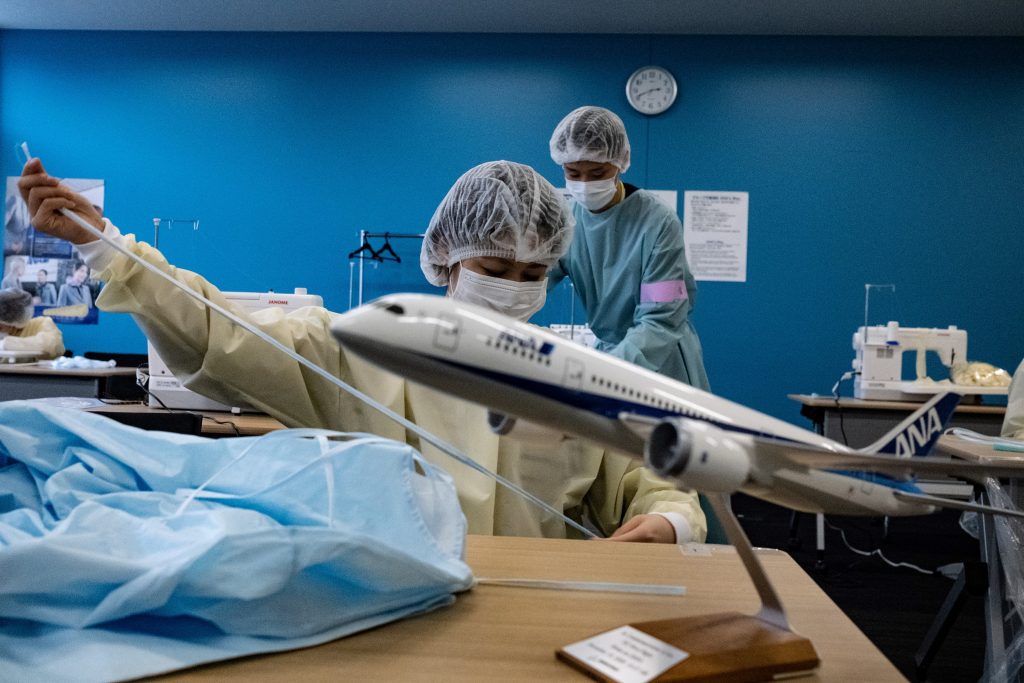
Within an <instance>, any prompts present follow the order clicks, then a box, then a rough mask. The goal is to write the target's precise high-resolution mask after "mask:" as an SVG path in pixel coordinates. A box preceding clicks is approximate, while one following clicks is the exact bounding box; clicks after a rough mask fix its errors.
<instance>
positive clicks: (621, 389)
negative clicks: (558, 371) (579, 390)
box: [590, 375, 690, 415]
mask: <svg viewBox="0 0 1024 683" xmlns="http://www.w3.org/2000/svg"><path fill="white" fill-rule="evenodd" d="M590 383H591V384H596V385H597V386H599V387H607V388H608V389H611V390H612V391H614V392H617V393H620V394H622V395H623V396H629V397H630V398H637V399H640V400H641V401H643V402H644V403H648V404H650V405H653V406H654V407H656V408H661V409H662V410H671V411H674V412H677V413H682V414H683V415H689V414H690V411H688V410H686V408H683V407H682V406H680V405H677V404H675V403H672V402H671V401H666V400H665V399H662V398H656V397H654V396H651V395H649V394H645V393H643V392H641V391H637V390H635V389H633V388H631V387H627V386H624V385H622V384H619V383H618V382H612V381H611V380H607V379H605V378H604V377H598V376H597V375H591V376H590Z"/></svg>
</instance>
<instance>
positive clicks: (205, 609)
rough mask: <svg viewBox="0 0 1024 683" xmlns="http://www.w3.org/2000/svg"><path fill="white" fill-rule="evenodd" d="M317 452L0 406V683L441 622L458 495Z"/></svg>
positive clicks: (379, 461) (286, 437)
mask: <svg viewBox="0 0 1024 683" xmlns="http://www.w3.org/2000/svg"><path fill="white" fill-rule="evenodd" d="M303 434H312V435H319V436H318V437H316V438H301V435H303ZM326 434H329V432H324V431H321V430H287V431H283V432H276V433H274V434H272V435H268V436H267V437H262V438H261V439H258V440H256V439H249V438H238V439H223V440H211V439H204V438H199V437H192V436H183V435H176V434H165V433H160V432H145V431H141V430H137V429H134V428H131V427H126V426H123V425H120V424H117V423H115V422H112V421H110V420H107V419H106V418H102V417H100V416H97V415H91V414H88V413H83V412H79V411H73V410H66V409H59V408H53V407H51V406H47V405H41V404H40V403H38V402H31V401H12V402H8V403H0V663H2V664H0V681H19V682H23V681H33V680H40V681H42V680H45V681H105V680H118V679H126V678H135V677H138V676H143V675H150V674H155V673H160V672H164V671H170V670H174V669H179V668H183V667H187V666H192V665H195V664H200V663H203V662H209V661H215V660H220V659H227V658H231V657H237V656H241V655H247V654H253V653H258V652H270V651H278V650H286V649H293V648H296V647H305V646H309V645H313V644H316V643H320V642H325V641H327V640H331V639H334V638H338V637H341V636H344V635H348V634H351V633H354V632H356V631H360V630H364V629H367V628H371V627H374V626H377V625H380V624H383V623H387V622H389V621H393V620H396V619H399V618H402V617H405V616H408V615H411V614H415V613H419V612H423V611H427V610H430V609H434V608H437V607H440V606H443V605H447V604H450V603H451V602H452V601H453V600H454V596H453V594H454V593H455V592H457V591H460V590H465V589H467V588H469V587H470V585H471V584H472V580H473V579H472V574H471V572H470V570H469V568H468V566H467V565H466V564H465V563H464V561H463V559H462V555H463V550H464V540H465V528H466V527H465V518H464V517H463V516H462V513H461V511H460V510H459V507H458V499H457V496H456V493H455V488H454V485H453V484H452V482H451V479H450V477H448V475H447V474H445V473H444V472H443V471H441V470H439V469H437V468H435V467H433V466H431V465H430V464H429V463H427V462H426V461H424V460H423V459H422V458H421V457H420V456H419V454H417V453H416V452H415V451H414V450H413V449H412V448H410V447H409V446H407V445H405V444H400V443H397V442H394V441H389V440H386V439H381V438H378V437H369V436H365V437H360V438H357V439H354V440H352V441H349V442H345V443H338V442H336V441H329V440H327V439H326V438H325V436H324V435H326ZM417 468H418V469H419V470H420V471H421V472H423V473H425V474H422V475H421V474H418V473H417V471H416V470H417ZM206 482H208V484H207V485H206V486H205V487H203V486H202V485H203V484H204V483H206ZM200 487H202V488H201V489H200ZM193 493H195V494H196V495H195V497H194V499H193V500H191V501H189V502H188V503H187V504H185V505H184V506H183V503H184V502H185V501H186V500H187V498H188V496H189V495H190V494H193Z"/></svg>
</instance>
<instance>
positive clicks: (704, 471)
mask: <svg viewBox="0 0 1024 683" xmlns="http://www.w3.org/2000/svg"><path fill="white" fill-rule="evenodd" d="M742 438H743V437H742V436H738V435H733V434H729V433H728V432H726V431H724V430H722V429H719V428H718V427H715V426H714V425H711V424H708V423H707V422H700V421H697V420H688V419H685V418H669V419H666V420H663V421H662V422H660V423H659V424H658V426H656V427H655V428H654V431H652V432H651V435H650V437H649V438H648V439H647V445H646V446H645V448H644V460H645V461H646V463H647V467H649V468H650V469H651V471H653V472H655V473H656V474H658V475H659V476H662V477H666V478H668V479H674V480H676V481H678V482H679V483H681V484H683V485H684V486H687V487H689V488H693V489H696V490H698V491H707V492H709V493H711V492H720V493H730V492H732V491H736V490H737V489H739V488H740V487H741V486H743V484H745V483H746V482H747V479H748V477H749V475H750V450H749V447H748V446H747V445H745V444H744V443H743V442H742Z"/></svg>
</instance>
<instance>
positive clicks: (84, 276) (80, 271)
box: [57, 261, 92, 308]
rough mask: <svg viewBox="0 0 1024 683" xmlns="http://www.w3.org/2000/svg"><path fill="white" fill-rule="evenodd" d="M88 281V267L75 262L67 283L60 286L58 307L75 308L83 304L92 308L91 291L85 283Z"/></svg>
mask: <svg viewBox="0 0 1024 683" xmlns="http://www.w3.org/2000/svg"><path fill="white" fill-rule="evenodd" d="M88 279H89V266H88V265H86V264H85V263H82V262H81V261H76V262H75V264H74V266H73V270H72V271H71V275H70V276H68V279H67V282H66V283H65V284H63V285H61V286H60V293H58V294H57V305H58V306H75V305H77V304H85V305H86V306H88V307H89V308H92V290H91V289H89V285H88V284H86V281H87V280H88Z"/></svg>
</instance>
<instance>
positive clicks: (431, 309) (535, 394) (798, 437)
mask: <svg viewBox="0 0 1024 683" xmlns="http://www.w3.org/2000/svg"><path fill="white" fill-rule="evenodd" d="M332 332H333V333H334V335H335V336H336V337H337V338H338V339H339V340H340V341H341V342H342V343H343V344H344V345H345V346H346V347H348V348H350V349H351V350H352V351H354V352H356V353H357V354H359V355H362V356H364V357H366V358H367V359H368V360H370V361H372V362H375V363H376V364H378V365H381V366H382V367H384V368H386V369H388V370H391V371H393V372H396V373H398V374H401V375H403V376H405V377H408V378H409V379H411V380H413V381H416V382H420V383H423V384H426V385H429V386H431V387H433V388H435V389H438V390H440V391H442V392H445V393H449V394H452V395H455V396H457V397H460V398H463V399H466V400H469V401H473V402H476V403H480V404H482V405H485V406H487V407H488V408H490V409H491V410H493V411H497V412H500V413H506V414H509V415H513V416H516V417H517V418H521V419H524V420H528V421H530V422H533V423H536V424H540V425H544V426H545V427H548V428H550V429H552V430H557V431H559V432H562V433H567V434H572V435H575V436H578V437H580V438H584V439H588V440H591V441H595V442H598V443H601V444H603V445H606V446H607V447H609V448H612V449H614V450H618V451H621V452H624V453H627V454H629V455H632V456H634V457H643V453H644V439H643V438H641V436H640V435H639V434H637V432H636V431H634V429H632V428H630V427H628V426H627V424H626V422H624V421H623V419H621V418H622V416H624V415H628V416H640V417H644V418H654V419H662V418H688V419H692V420H698V421H701V422H705V423H708V424H710V425H713V426H714V428H715V429H717V430H721V431H722V432H724V433H727V434H728V435H730V436H731V437H732V438H735V439H736V440H737V441H738V442H739V443H740V444H741V445H742V444H744V443H748V442H749V443H752V440H750V439H745V437H749V436H756V437H760V438H767V439H773V440H778V441H788V442H793V443H798V444H804V445H806V446H810V447H813V448H816V449H820V450H824V451H831V452H835V453H848V452H851V449H850V448H848V447H846V446H844V445H843V444H840V443H838V442H836V441H833V440H831V439H828V438H826V437H824V436H822V435H819V434H816V433H814V432H811V431H809V430H806V429H801V428H799V427H796V426H794V425H791V424H789V423H787V422H784V421H782V420H778V419H776V418H773V417H771V416H769V415H765V414H764V413H760V412H758V411H756V410H752V409H750V408H747V407H745V406H742V405H739V404H737V403H733V402H731V401H728V400H726V399H724V398H721V397H719V396H715V395H714V394H710V393H708V392H705V391H701V390H700V389H696V388H694V387H692V386H689V385H687V384H684V383H682V382H678V381H676V380H673V379H671V378H668V377H665V376H663V375H660V374H658V373H655V372H651V371H648V370H645V369H643V368H640V367H638V366H636V365H634V364H631V363H627V362H626V361H623V360H620V359H618V358H615V357H613V356H610V355H608V354H605V353H601V352H598V351H595V350H593V349H590V348H587V347H584V346H581V345H579V344H575V343H573V342H571V341H569V340H566V339H564V338H562V337H560V336H558V335H556V334H554V333H552V332H549V331H547V330H544V329H541V328H539V327H536V326H533V325H529V324H526V323H519V322H516V321H514V320H510V319H508V318H506V317H504V316H500V315H497V314H494V313H492V312H490V311H487V310H484V309H481V308H479V307H476V306H470V305H466V304H464V303H461V302H458V301H455V300H452V299H447V298H442V297H436V296H427V295H414V294H401V295H391V296H386V297H383V298H381V299H378V300H377V301H375V302H372V303H370V304H367V305H365V306H362V307H360V308H357V309H354V310H352V311H350V312H348V313H346V314H344V315H342V316H340V317H339V318H338V319H337V320H336V321H335V322H334V323H333V325H332ZM751 455H752V456H753V455H754V454H751ZM750 465H751V466H750V472H749V477H748V480H747V481H746V482H745V483H744V484H743V485H742V486H740V487H739V490H742V491H744V492H746V493H748V494H750V495H753V496H756V497H758V498H762V499H764V500H768V501H771V502H776V503H779V504H781V505H784V506H786V507H790V508H794V509H797V510H802V511H806V512H826V513H832V514H848V515H889V516H904V515H919V514H927V513H931V512H933V511H934V508H933V507H932V506H929V505H922V504H920V503H915V502H907V501H900V500H897V499H896V498H895V497H894V496H893V494H892V492H893V490H894V489H904V490H908V491H916V490H917V489H916V487H914V486H913V484H910V483H907V482H900V481H897V480H893V479H891V478H888V477H883V476H880V475H859V474H857V475H855V474H852V473H846V472H833V471H822V470H808V469H801V468H795V467H793V466H791V465H788V464H787V465H783V464H781V463H778V462H771V461H770V459H766V458H759V457H750Z"/></svg>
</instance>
